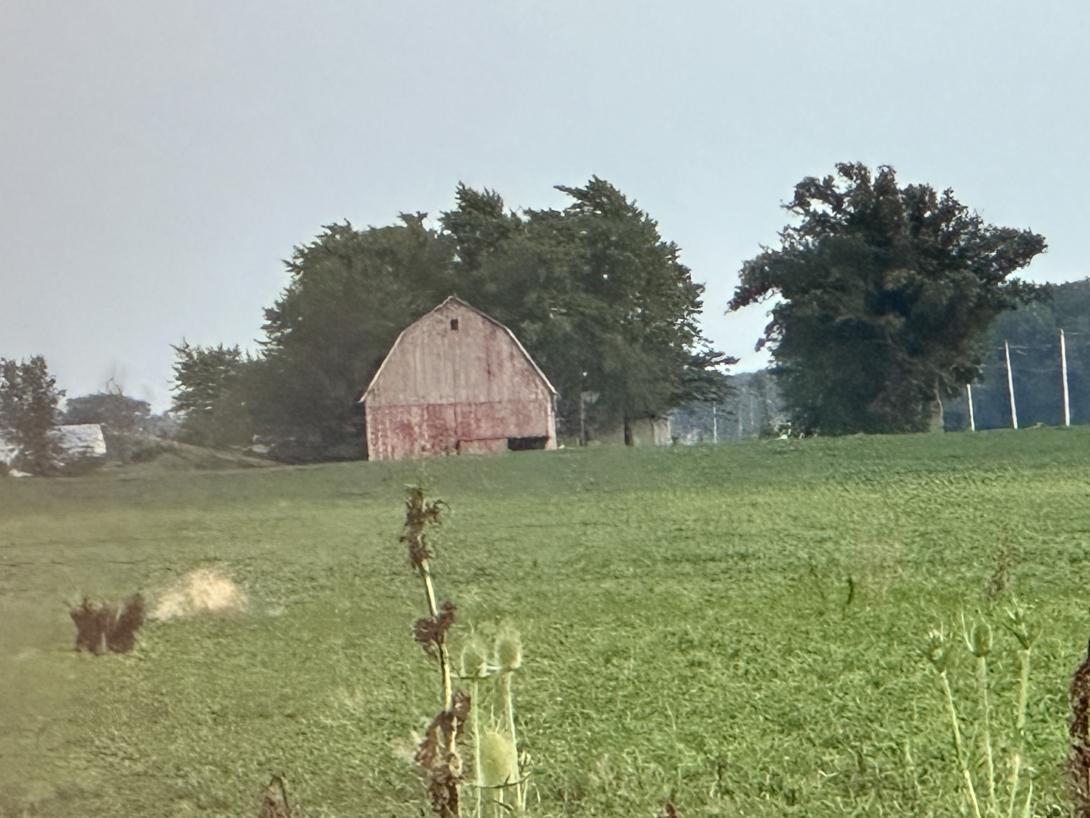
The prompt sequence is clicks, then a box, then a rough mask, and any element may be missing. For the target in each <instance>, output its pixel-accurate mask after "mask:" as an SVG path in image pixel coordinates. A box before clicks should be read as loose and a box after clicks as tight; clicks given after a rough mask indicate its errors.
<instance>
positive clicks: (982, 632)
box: [969, 622, 992, 659]
mask: <svg viewBox="0 0 1090 818" xmlns="http://www.w3.org/2000/svg"><path fill="white" fill-rule="evenodd" d="M969 649H970V650H971V651H972V653H973V656H975V657H977V658H978V659H982V658H984V657H985V656H987V655H988V654H989V653H991V652H992V629H991V627H990V626H989V625H988V623H987V622H977V623H976V624H974V625H973V632H972V634H970V636H969Z"/></svg>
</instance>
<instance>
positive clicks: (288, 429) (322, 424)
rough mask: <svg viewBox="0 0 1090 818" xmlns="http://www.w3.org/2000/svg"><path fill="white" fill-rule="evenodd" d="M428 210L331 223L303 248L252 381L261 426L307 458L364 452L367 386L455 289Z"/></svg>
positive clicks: (270, 315)
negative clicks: (408, 331)
mask: <svg viewBox="0 0 1090 818" xmlns="http://www.w3.org/2000/svg"><path fill="white" fill-rule="evenodd" d="M424 218H425V215H424V214H423V213H414V214H402V216H401V223H400V224H395V225H389V226H386V227H370V228H366V229H363V230H358V229H356V228H354V227H353V226H352V225H351V224H349V223H347V222H346V223H344V224H332V225H328V226H326V227H325V228H324V230H323V232H322V233H321V234H319V235H318V236H317V237H316V238H315V239H314V240H313V241H311V242H310V243H309V244H307V245H304V246H300V247H296V248H295V251H294V252H293V253H292V257H291V259H290V260H289V261H288V262H287V268H288V274H289V275H290V281H289V282H288V285H287V287H286V288H285V289H284V291H283V293H282V294H281V295H280V298H279V299H277V301H276V303H275V304H274V305H273V306H272V307H270V308H268V309H267V310H265V325H264V329H265V334H266V338H265V340H264V342H263V347H264V354H263V359H262V360H261V362H260V366H259V367H258V370H257V372H255V375H254V380H253V381H252V389H250V390H248V392H249V393H250V395H251V398H252V403H253V406H252V412H253V416H254V418H255V421H256V422H257V426H258V430H259V431H260V432H263V433H265V434H268V435H270V436H272V437H274V438H277V439H280V440H286V439H292V440H294V441H295V442H296V444H297V448H298V450H299V451H300V456H302V457H311V456H313V457H318V456H331V455H333V456H336V455H338V454H339V455H341V456H358V454H359V452H360V445H361V443H360V441H361V439H362V427H361V415H360V412H359V407H358V406H357V400H358V399H359V397H360V394H361V392H362V389H363V387H365V386H366V385H367V383H368V381H369V379H370V377H371V375H372V374H374V372H375V370H376V369H377V368H378V366H379V364H380V363H381V362H382V359H383V357H384V356H385V355H386V353H387V352H388V351H389V349H390V346H391V345H392V344H393V342H394V340H395V339H396V338H397V335H398V333H399V332H401V330H402V329H404V328H405V326H406V325H407V324H408V323H409V322H411V321H412V320H414V319H415V318H417V317H419V316H420V315H421V314H423V313H424V312H426V311H427V310H429V309H431V308H432V307H434V306H435V305H436V304H437V303H438V302H439V301H440V300H441V299H442V298H443V297H445V296H446V295H449V294H450V293H449V289H450V286H451V285H450V283H449V269H450V264H449V261H450V246H449V242H448V241H446V240H445V239H444V238H443V237H441V236H440V235H438V233H437V232H436V231H435V230H433V229H429V228H428V227H426V226H425V224H424ZM307 453H310V454H307Z"/></svg>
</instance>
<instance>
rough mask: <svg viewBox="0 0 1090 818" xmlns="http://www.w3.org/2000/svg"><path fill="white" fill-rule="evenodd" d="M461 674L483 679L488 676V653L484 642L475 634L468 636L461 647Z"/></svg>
mask: <svg viewBox="0 0 1090 818" xmlns="http://www.w3.org/2000/svg"><path fill="white" fill-rule="evenodd" d="M461 658H462V663H461V664H462V667H461V671H462V676H463V677H465V678H467V679H484V678H485V677H487V676H488V655H487V653H486V651H485V646H484V643H483V642H482V641H481V640H480V639H479V638H478V637H476V636H473V637H470V639H469V641H468V642H466V643H465V646H464V647H463V648H462V657H461Z"/></svg>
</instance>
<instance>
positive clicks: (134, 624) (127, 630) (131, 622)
mask: <svg viewBox="0 0 1090 818" xmlns="http://www.w3.org/2000/svg"><path fill="white" fill-rule="evenodd" d="M144 613H145V603H144V597H143V596H141V595H140V594H133V595H132V596H131V597H129V598H128V599H127V600H126V601H125V605H124V607H123V609H122V611H121V614H120V616H119V615H118V613H117V607H116V606H114V605H109V604H107V603H102V604H101V605H100V604H98V603H95V602H92V601H91V600H90V599H89V598H88V597H84V598H83V602H81V603H80V604H79V605H77V606H75V607H74V608H72V609H71V610H69V612H68V616H69V617H70V618H71V619H72V622H73V624H74V625H75V626H76V650H86V651H89V652H90V653H93V654H95V655H96V656H99V655H101V654H103V653H105V652H106V651H107V650H110V651H112V652H114V653H128V652H129V651H130V650H132V649H133V647H135V645H136V632H137V631H138V630H139V629H140V627H141V626H142V625H143V624H144Z"/></svg>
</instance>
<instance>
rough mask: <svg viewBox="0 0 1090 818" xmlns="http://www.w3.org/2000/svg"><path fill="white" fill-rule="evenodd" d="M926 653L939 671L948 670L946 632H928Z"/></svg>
mask: <svg viewBox="0 0 1090 818" xmlns="http://www.w3.org/2000/svg"><path fill="white" fill-rule="evenodd" d="M924 655H925V656H926V657H927V661H929V662H930V663H931V664H932V665H933V666H934V667H935V670H937V671H938V672H939V673H945V672H946V634H944V633H943V632H942V631H931V632H930V633H929V634H927V647H926V648H925V649H924Z"/></svg>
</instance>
